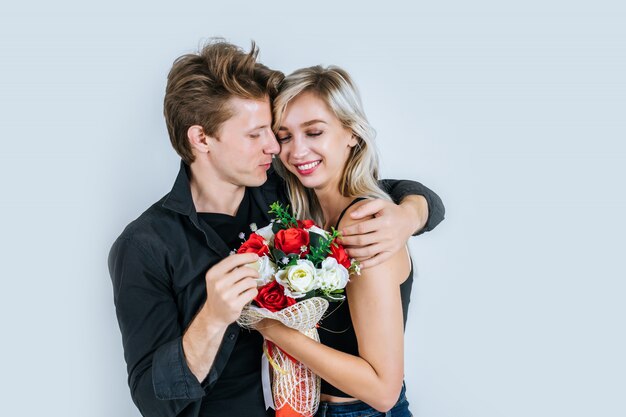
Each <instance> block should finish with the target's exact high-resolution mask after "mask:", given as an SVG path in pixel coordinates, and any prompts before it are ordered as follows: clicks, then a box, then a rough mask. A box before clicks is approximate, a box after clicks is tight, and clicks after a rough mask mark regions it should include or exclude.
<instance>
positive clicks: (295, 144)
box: [276, 92, 357, 190]
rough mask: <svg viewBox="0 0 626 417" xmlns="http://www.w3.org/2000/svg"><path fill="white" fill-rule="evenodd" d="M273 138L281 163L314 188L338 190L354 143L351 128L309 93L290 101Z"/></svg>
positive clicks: (315, 96)
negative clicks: (344, 124)
mask: <svg viewBox="0 0 626 417" xmlns="http://www.w3.org/2000/svg"><path fill="white" fill-rule="evenodd" d="M276 138H277V139H278V143H279V144H280V160H281V161H282V163H283V164H284V165H285V167H286V168H287V169H288V170H289V171H290V172H292V173H293V174H294V175H296V176H297V177H298V179H299V180H300V182H301V183H302V185H304V186H305V187H307V188H313V189H315V190H333V189H334V190H338V185H339V180H340V177H341V173H342V172H343V168H344V166H345V164H346V161H347V160H348V156H349V155H350V148H352V147H353V146H355V145H356V144H357V139H356V138H355V137H354V135H353V134H352V131H350V130H349V129H346V128H345V127H343V126H342V124H341V122H340V121H339V119H337V117H335V115H334V114H333V112H332V111H331V110H330V109H329V108H328V107H327V106H326V103H324V101H322V100H321V99H320V98H319V97H318V96H317V95H316V94H314V93H311V92H304V93H302V94H300V95H298V96H296V97H295V98H294V99H292V100H291V101H290V102H289V105H288V106H287V109H286V110H285V113H284V114H283V120H282V123H281V125H280V127H279V130H278V134H277V135H276Z"/></svg>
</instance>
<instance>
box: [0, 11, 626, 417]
mask: <svg viewBox="0 0 626 417" xmlns="http://www.w3.org/2000/svg"><path fill="white" fill-rule="evenodd" d="M505 3H506V4H505ZM620 3H621V2H618V1H613V2H611V1H596V2H593V4H592V2H583V1H577V0H572V1H567V2H566V1H536V0H529V1H524V2H502V1H495V0H491V1H490V0H478V1H472V2H467V1H460V0H456V1H452V0H450V1H446V0H444V1H437V2H425V1H419V2H410V4H411V5H409V2H407V3H406V4H405V3H401V2H394V1H385V2H376V3H374V4H373V5H366V4H363V3H362V2H357V1H350V2H341V1H332V2H330V1H315V2H297V1H293V0H292V1H279V2H269V1H265V2H260V1H256V2H248V3H246V2H232V4H231V5H224V4H225V2H221V3H220V5H211V4H210V2H208V1H203V2H197V3H191V2H178V3H175V2H164V1H150V2H149V1H137V2H130V1H125V2H121V1H109V2H106V3H105V2H99V3H97V4H90V5H88V4H87V2H79V1H75V2H70V1H56V2H43V1H23V2H21V3H20V5H19V6H17V5H12V6H3V7H2V10H1V11H0V138H1V140H2V145H1V146H0V181H1V182H0V185H1V188H0V190H1V192H0V209H1V210H2V211H1V214H2V215H1V216H0V245H1V246H0V254H1V255H0V256H1V259H2V263H1V265H2V288H3V289H2V291H1V294H2V302H0V318H1V320H2V330H3V333H4V336H3V337H2V342H1V348H0V349H1V352H0V354H1V357H2V376H1V381H2V382H1V383H0V384H2V389H1V390H0V391H1V392H2V398H3V401H2V403H1V404H0V414H2V415H4V416H42V415H47V416H76V417H83V416H102V417H105V416H107V417H108V416H129V417H130V416H138V415H139V414H138V412H137V411H136V409H135V408H134V405H133V404H132V402H131V400H130V395H129V392H128V387H127V385H126V371H125V365H124V361H123V355H122V349H121V337H120V334H119V330H118V328H117V322H116V320H115V314H114V310H113V303H112V291H111V285H110V280H109V277H108V271H107V268H106V257H107V253H108V249H109V247H110V245H111V243H112V242H113V240H114V238H115V237H116V236H117V235H118V234H119V233H120V232H121V230H122V228H123V227H124V226H125V225H126V224H127V223H128V222H129V221H131V220H132V219H134V218H135V217H137V216H138V215H139V214H140V213H141V212H142V211H143V210H144V209H146V208H147V207H148V206H149V205H150V204H151V203H152V202H154V201H156V200H157V199H158V198H160V197H161V196H162V195H163V194H165V193H166V192H167V191H169V189H170V187H171V184H172V183H173V180H174V178H175V175H176V172H177V169H178V158H177V157H176V155H175V153H174V152H173V150H172V149H171V148H170V145H169V141H168V138H167V134H166V130H165V125H164V123H163V117H162V99H163V93H164V87H165V81H166V75H167V72H168V70H169V68H170V66H171V64H172V61H173V60H174V59H175V58H176V57H178V56H179V55H181V54H183V53H187V52H193V51H195V50H197V48H198V46H199V45H200V43H201V41H202V40H203V39H206V38H208V37H210V36H216V35H222V36H224V37H226V38H227V39H229V40H230V41H232V42H234V43H237V44H239V45H241V46H243V47H245V48H247V47H248V46H249V43H250V40H251V39H254V40H256V41H257V42H258V44H259V46H260V48H261V60H262V61H263V62H264V63H266V64H267V65H269V66H271V67H274V68H277V69H281V70H283V71H285V72H290V71H292V70H294V69H296V68H299V67H302V66H309V65H314V64H319V63H322V64H337V65H340V66H343V67H345V68H346V69H347V70H348V71H350V72H351V73H352V74H353V75H354V78H355V79H356V81H357V82H358V84H359V86H360V88H361V91H362V94H363V100H364V103H365V107H366V111H367V113H368V115H369V117H370V120H371V122H372V124H373V125H374V126H375V127H376V128H377V130H378V140H379V148H380V150H381V153H382V159H383V162H384V164H383V165H384V167H383V168H384V169H383V173H384V176H386V177H400V178H412V179H417V180H419V181H422V182H424V183H425V184H427V185H429V186H431V187H432V188H433V189H434V190H436V191H437V192H438V193H439V194H440V195H441V197H442V198H443V200H444V201H445V204H446V208H447V218H446V220H445V222H444V223H442V224H441V225H440V226H439V227H438V228H437V230H436V231H435V232H433V233H430V234H427V235H424V236H422V237H419V238H414V239H413V240H412V251H413V255H414V259H415V261H416V265H417V268H418V276H417V279H416V282H415V285H414V288H413V301H412V305H411V310H410V315H409V323H408V327H407V333H406V380H407V386H408V397H409V400H410V402H411V404H412V410H413V413H414V415H415V416H419V417H459V416H460V417H473V416H477V417H478V416H480V417H502V416H506V417H517V416H520V417H521V416H524V417H525V416H568V417H575V416H576V417H577V416H581V417H582V416H603V417H612V416H622V417H623V416H626V404H625V403H624V401H623V395H624V392H626V379H625V378H624V375H626V360H625V358H624V352H625V351H626V336H625V332H624V319H625V318H626V306H625V303H624V296H625V293H626V291H625V290H626V284H625V283H624V279H625V278H626V274H625V269H626V268H625V267H624V263H623V261H624V249H625V245H624V232H625V231H626V230H625V229H626V227H625V226H626V222H625V221H624V213H625V212H626V210H625V209H626V196H625V191H624V189H625V188H626V187H625V184H624V183H625V181H624V178H626V175H625V174H626V172H625V168H624V166H625V164H626V147H625V146H624V144H623V141H624V139H626V135H625V133H626V122H625V118H624V115H625V113H626V112H625V110H626V98H625V97H626V94H625V93H626V80H625V74H626V24H625V21H626V19H625V18H626V11H625V9H624V7H623V6H621V5H620Z"/></svg>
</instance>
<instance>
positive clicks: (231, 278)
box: [223, 266, 259, 285]
mask: <svg viewBox="0 0 626 417" xmlns="http://www.w3.org/2000/svg"><path fill="white" fill-rule="evenodd" d="M258 277H259V272H258V271H257V270H255V269H252V268H248V267H246V266H241V267H239V268H236V269H234V270H232V271H231V272H229V273H228V274H226V275H224V278H223V280H224V282H225V283H226V284H227V285H235V284H236V283H238V282H239V281H242V280H245V279H248V278H251V279H253V280H255V279H257V278H258Z"/></svg>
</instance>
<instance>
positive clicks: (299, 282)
mask: <svg viewBox="0 0 626 417" xmlns="http://www.w3.org/2000/svg"><path fill="white" fill-rule="evenodd" d="M276 281H278V283H279V284H281V285H282V286H283V287H285V295H287V296H290V297H293V298H301V297H304V295H305V294H306V293H307V292H309V291H311V290H314V289H316V288H318V287H317V274H316V270H315V265H313V262H311V261H309V260H306V259H299V260H298V261H297V264H296V265H292V266H288V267H287V268H285V269H283V270H281V271H278V272H277V273H276Z"/></svg>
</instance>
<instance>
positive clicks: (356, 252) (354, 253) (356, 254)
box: [346, 244, 383, 260]
mask: <svg viewBox="0 0 626 417" xmlns="http://www.w3.org/2000/svg"><path fill="white" fill-rule="evenodd" d="M382 251H383V247H382V245H380V244H373V245H368V246H359V247H351V248H348V249H346V252H347V253H348V256H349V257H350V258H354V259H356V260H361V259H367V258H371V257H372V256H375V255H378V254H379V253H380V252H382Z"/></svg>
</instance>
